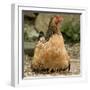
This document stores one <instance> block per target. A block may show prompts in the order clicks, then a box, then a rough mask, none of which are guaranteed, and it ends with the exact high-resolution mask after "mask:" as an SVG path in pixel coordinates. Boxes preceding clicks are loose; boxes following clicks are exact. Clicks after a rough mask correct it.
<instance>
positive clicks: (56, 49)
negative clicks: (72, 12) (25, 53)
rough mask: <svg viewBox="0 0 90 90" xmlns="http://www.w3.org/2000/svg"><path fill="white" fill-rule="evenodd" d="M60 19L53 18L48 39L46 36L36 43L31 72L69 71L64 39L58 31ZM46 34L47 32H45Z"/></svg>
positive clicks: (57, 17)
mask: <svg viewBox="0 0 90 90" xmlns="http://www.w3.org/2000/svg"><path fill="white" fill-rule="evenodd" d="M62 19H63V18H62V17H60V16H55V17H53V18H52V20H51V22H50V24H49V29H48V30H49V32H52V33H51V34H52V35H50V37H48V36H49V35H48V33H47V34H46V35H47V37H46V40H45V39H43V40H44V41H41V40H42V39H41V40H40V41H38V44H37V45H36V48H35V53H34V58H33V60H32V69H33V70H39V71H40V70H48V71H49V72H51V71H52V70H53V71H57V70H59V71H62V70H66V69H68V70H70V57H69V55H68V53H67V51H66V49H65V46H64V39H63V36H62V34H61V33H60V30H59V24H60V23H61V21H62ZM47 32H48V31H47Z"/></svg>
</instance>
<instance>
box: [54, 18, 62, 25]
mask: <svg viewBox="0 0 90 90" xmlns="http://www.w3.org/2000/svg"><path fill="white" fill-rule="evenodd" d="M53 20H54V23H55V24H56V25H57V24H59V23H61V22H62V21H63V17H62V16H54V17H53Z"/></svg>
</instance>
